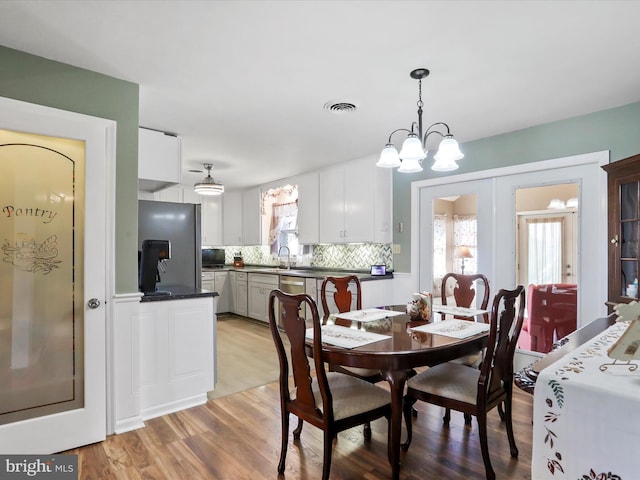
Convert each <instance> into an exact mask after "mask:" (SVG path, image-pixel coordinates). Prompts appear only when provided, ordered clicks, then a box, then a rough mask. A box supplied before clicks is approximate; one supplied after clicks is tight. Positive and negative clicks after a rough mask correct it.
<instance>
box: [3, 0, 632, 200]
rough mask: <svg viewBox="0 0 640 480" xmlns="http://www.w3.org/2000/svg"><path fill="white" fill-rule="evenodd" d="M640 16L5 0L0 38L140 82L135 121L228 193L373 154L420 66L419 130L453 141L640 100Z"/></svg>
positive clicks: (602, 5) (471, 7) (374, 5)
mask: <svg viewBox="0 0 640 480" xmlns="http://www.w3.org/2000/svg"><path fill="white" fill-rule="evenodd" d="M639 18H640V2H638V1H604V0H602V1H383V0H380V1H371V2H370V1H364V0H363V1H360V0H358V1H294V0H286V1H269V0H265V1H170V0H166V1H145V0H138V1H135V0H133V1H127V0H122V1H85V0H79V1H69V0H57V1H53V0H48V1H38V0H32V1H22V0H20V1H13V0H2V1H0V44H2V45H5V46H8V47H12V48H16V49H19V50H23V51H26V52H30V53H34V54H37V55H40V56H44V57H47V58H51V59H54V60H57V61H60V62H65V63H68V64H71V65H76V66H79V67H83V68H87V69H89V70H94V71H97V72H101V73H104V74H107V75H111V76H113V77H117V78H120V79H124V80H128V81H131V82H135V83H137V84H139V85H140V125H141V126H145V127H149V128H154V129H159V130H164V131H168V132H173V133H177V134H179V135H180V136H181V137H182V160H183V169H184V170H185V171H187V170H189V169H192V168H196V169H198V168H199V169H202V164H203V163H207V162H211V163H213V164H214V165H215V167H214V172H213V176H214V177H215V178H216V180H219V181H222V182H223V183H224V184H225V185H226V186H227V187H228V188H229V187H231V188H233V187H243V186H250V185H256V184H260V183H265V182H268V181H271V180H276V179H279V178H284V177H287V176H290V175H293V174H296V173H299V172H303V171H308V170H312V169H316V168H319V167H321V166H324V165H329V164H333V163H337V162H341V161H344V160H349V159H353V158H359V157H363V156H366V155H370V154H377V153H378V152H379V151H380V149H381V148H382V147H383V146H384V144H385V143H386V140H387V137H388V135H389V134H390V133H391V131H392V130H395V129H397V128H409V127H410V124H411V122H412V121H415V120H416V119H417V115H416V101H417V82H416V81H415V80H412V79H411V78H410V77H409V72H410V71H411V70H412V69H414V68H416V67H426V68H428V69H430V70H431V75H430V76H429V78H427V79H426V80H425V81H424V82H423V100H424V103H425V107H424V109H425V114H424V121H425V124H426V125H430V124H431V123H434V122H438V121H444V122H446V123H448V124H449V125H450V127H451V130H452V132H453V133H454V135H455V136H456V138H457V139H458V140H459V141H460V142H462V143H463V142H466V141H470V140H474V139H478V138H483V137H487V136H493V135H496V134H500V133H504V132H509V131H513V130H518V129H521V128H525V127H529V126H532V125H537V124H542V123H548V122H552V121H554V120H559V119H564V118H569V117H573V116H576V115H581V114H586V113H589V112H593V111H598V110H603V109H607V108H610V107H615V106H619V105H624V104H627V103H632V102H636V101H639V100H640V61H639V60H640V32H639V30H638V19H639ZM0 71H1V70H0ZM331 100H340V101H344V100H346V101H350V102H353V103H355V104H356V105H357V107H358V108H357V110H356V111H355V112H353V113H349V114H341V115H337V114H335V113H330V112H328V111H326V110H324V109H323V105H324V104H325V103H326V102H327V101H331ZM394 138H395V137H394ZM429 146H430V147H432V148H433V147H434V146H433V145H429ZM463 149H464V147H463ZM463 161H474V159H472V158H466V159H465V160H463ZM203 177H204V174H186V173H185V175H184V176H183V183H193V182H195V181H198V180H200V179H201V178H203Z"/></svg>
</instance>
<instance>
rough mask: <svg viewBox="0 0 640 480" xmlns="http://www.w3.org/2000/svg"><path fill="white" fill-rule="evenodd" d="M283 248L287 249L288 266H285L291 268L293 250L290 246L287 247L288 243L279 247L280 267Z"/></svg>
mask: <svg viewBox="0 0 640 480" xmlns="http://www.w3.org/2000/svg"><path fill="white" fill-rule="evenodd" d="M283 248H286V249H287V266H286V267H285V268H286V269H287V270H289V269H290V268H291V250H289V247H287V246H286V245H282V246H281V247H280V248H279V249H278V267H280V258H281V257H282V255H281V253H282V249H283Z"/></svg>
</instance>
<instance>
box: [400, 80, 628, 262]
mask: <svg viewBox="0 0 640 480" xmlns="http://www.w3.org/2000/svg"><path fill="white" fill-rule="evenodd" d="M603 94H604V95H606V92H603ZM639 127H640V102H639V103H632V104H629V105H625V106H622V107H617V108H612V109H609V110H603V111H600V112H595V113H591V114H588V115H583V116H580V117H574V118H570V119H567V120H561V121H558V122H553V123H547V124H544V125H538V126H536V127H531V128H526V129H524V130H518V131H515V132H511V133H505V134H503V135H497V136H495V137H488V138H483V139H480V140H475V141H473V142H468V143H465V144H462V145H460V148H461V149H462V151H463V153H464V154H465V157H464V158H463V159H462V160H460V161H459V162H458V164H459V165H460V168H459V169H458V170H456V171H455V174H461V173H469V172H477V171H480V170H487V169H491V168H500V167H506V166H509V165H520V164H523V163H530V162H536V161H540V160H550V159H554V158H562V157H568V156H572V155H580V154H583V153H590V152H599V151H603V150H609V151H610V152H611V156H610V161H612V162H615V161H616V160H620V159H623V158H626V157H630V156H631V155H635V154H637V153H640V134H639ZM431 163H433V160H432V158H431V156H429V158H427V159H426V160H425V162H424V167H425V169H424V171H422V172H420V173H414V174H406V173H398V172H397V171H394V173H393V222H394V226H395V227H396V228H394V234H393V243H394V244H399V245H400V251H401V254H399V255H394V257H393V267H394V270H395V271H396V272H410V271H411V183H412V182H415V181H417V180H425V179H431V178H437V177H443V176H447V174H442V173H437V172H433V171H432V170H430V168H429V166H430V165H431ZM449 175H451V174H449ZM399 222H403V223H404V231H403V232H402V233H399V232H398V228H397V225H398V223H399ZM603 228H606V227H605V226H604V225H603Z"/></svg>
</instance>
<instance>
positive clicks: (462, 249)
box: [453, 245, 473, 258]
mask: <svg viewBox="0 0 640 480" xmlns="http://www.w3.org/2000/svg"><path fill="white" fill-rule="evenodd" d="M453 256H454V257H455V258H473V255H471V250H469V247H467V246H466V245H460V246H458V247H456V249H455V250H454V252H453Z"/></svg>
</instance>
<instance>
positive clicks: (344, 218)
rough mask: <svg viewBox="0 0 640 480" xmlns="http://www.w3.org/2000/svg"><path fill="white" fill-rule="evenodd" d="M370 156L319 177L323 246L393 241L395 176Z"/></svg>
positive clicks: (321, 238)
mask: <svg viewBox="0 0 640 480" xmlns="http://www.w3.org/2000/svg"><path fill="white" fill-rule="evenodd" d="M377 170H380V172H376V167H375V161H374V159H373V158H372V157H371V158H370V157H366V158H362V159H358V160H353V161H351V162H346V163H343V164H340V165H336V166H333V167H330V168H327V169H325V170H321V171H320V174H319V198H320V204H319V230H320V231H319V236H320V243H359V242H379V243H385V242H386V243H388V242H390V241H391V231H390V230H391V228H390V223H391V207H390V204H391V179H390V178H391V177H389V172H388V171H386V170H388V169H380V168H379V169H377Z"/></svg>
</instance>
